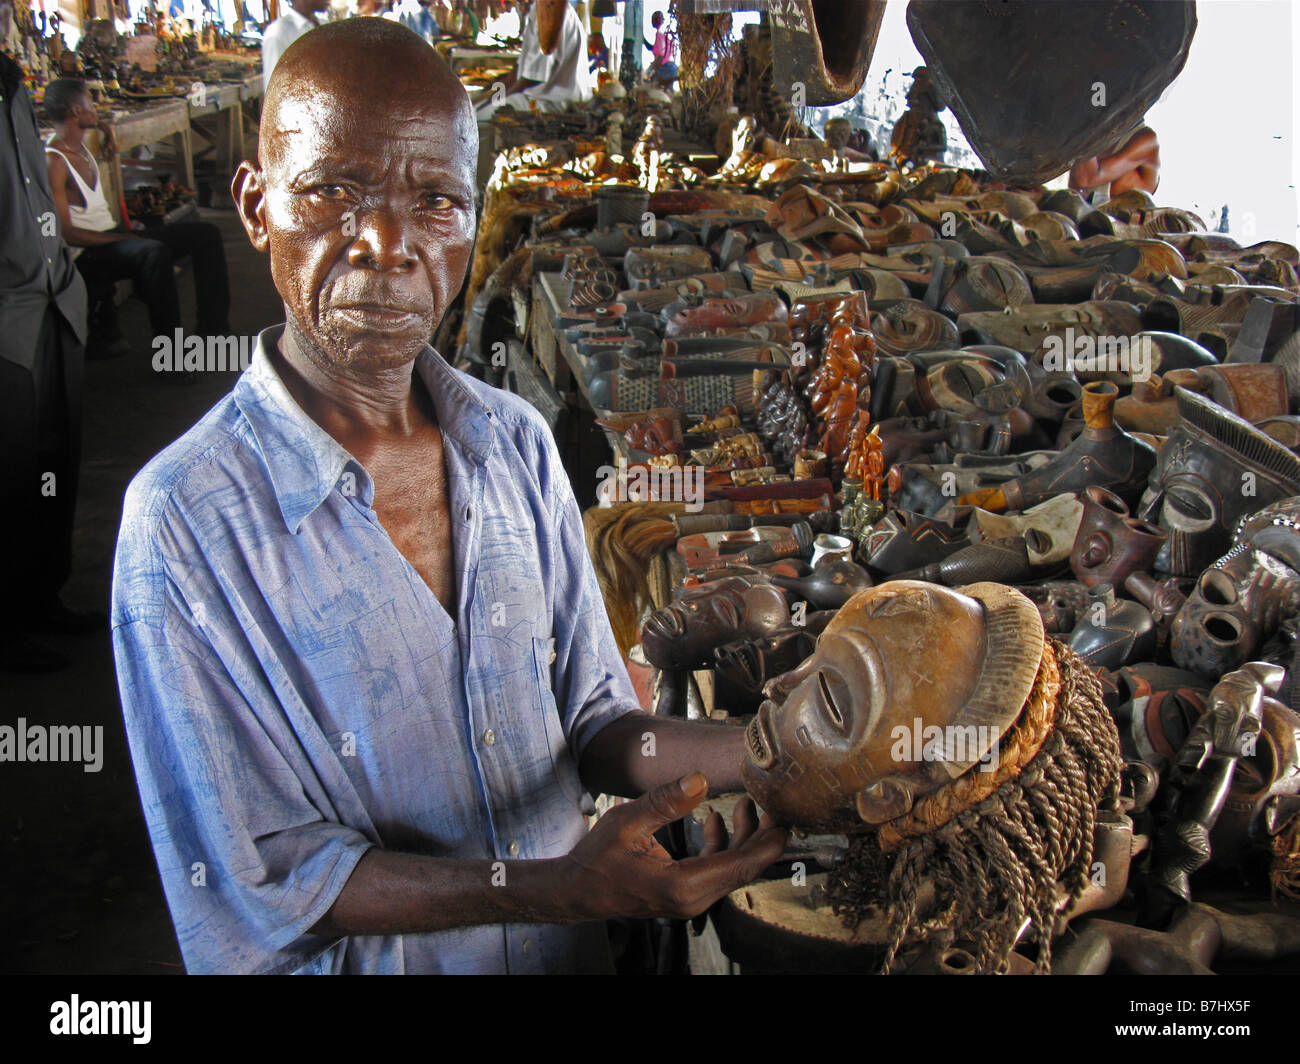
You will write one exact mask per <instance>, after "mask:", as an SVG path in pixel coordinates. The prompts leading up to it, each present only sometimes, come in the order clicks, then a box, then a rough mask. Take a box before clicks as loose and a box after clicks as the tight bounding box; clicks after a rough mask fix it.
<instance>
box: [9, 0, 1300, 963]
mask: <svg viewBox="0 0 1300 1064" xmlns="http://www.w3.org/2000/svg"><path fill="white" fill-rule="evenodd" d="M896 5H897V6H898V7H902V6H903V5H902V4H901V0H896ZM74 6H75V5H74ZM522 6H523V5H516V4H512V3H508V2H501V0H475V2H469V3H466V2H463V0H462V2H457V3H454V4H453V3H445V2H438V3H416V2H414V0H403V2H402V3H401V4H398V5H396V6H394V7H389V6H388V5H384V4H376V3H373V2H372V0H366V2H365V3H363V4H362V5H361V7H360V9H359V10H358V9H357V8H356V7H355V6H353V5H343V4H336V5H334V6H333V7H332V8H329V7H327V6H325V5H320V6H319V8H318V10H319V14H320V18H321V19H323V20H324V19H330V18H335V17H344V16H345V15H347V14H351V13H357V14H361V15H379V16H382V17H388V18H393V19H397V20H398V21H402V22H404V23H405V24H407V25H409V26H410V27H411V28H412V29H413V30H415V31H416V32H418V33H420V34H421V35H422V36H424V37H425V38H426V39H427V40H428V41H429V43H430V46H431V47H433V48H436V49H438V50H439V52H440V53H441V54H442V55H443V56H444V57H445V58H446V59H447V60H448V62H449V63H450V64H451V65H452V67H453V69H454V70H455V71H456V73H457V75H458V76H459V78H460V79H461V81H462V83H463V84H464V85H465V87H466V88H467V90H468V91H469V93H470V95H471V99H472V101H473V102H474V105H475V107H476V111H477V113H478V116H479V133H480V152H479V181H480V185H481V189H480V191H481V202H480V204H479V221H478V225H479V229H478V237H477V244H476V247H475V252H474V258H473V262H472V266H471V268H470V275H469V277H468V279H467V281H466V285H465V290H464V292H463V295H462V298H461V300H460V301H459V303H458V304H457V306H456V307H455V308H454V310H453V312H452V313H450V314H449V315H448V316H447V318H446V319H445V320H444V321H443V323H442V325H441V327H440V329H439V332H438V334H437V335H436V336H435V337H433V338H431V339H432V343H433V346H434V347H435V348H436V349H437V350H438V351H440V352H441V353H442V354H443V356H444V357H445V358H446V359H447V360H448V361H449V362H452V363H453V364H454V365H455V366H456V367H457V368H460V369H463V370H465V371H466V372H468V373H470V374H472V375H474V376H476V377H478V378H480V379H483V380H486V381H488V382H490V383H492V384H494V385H497V386H499V387H501V388H504V389H507V390H509V391H512V392H515V393H517V394H518V395H520V396H522V397H524V398H525V399H527V400H528V402H530V403H531V404H532V405H533V406H534V407H535V408H536V409H537V410H538V411H539V412H540V414H541V415H542V417H543V418H544V419H545V421H546V423H547V424H548V426H549V427H550V428H551V430H552V432H553V433H554V435H555V439H556V441H557V444H558V446H559V448H560V451H561V454H562V455H563V457H564V459H565V463H566V468H567V471H568V473H569V476H570V479H571V482H572V484H573V487H574V491H575V494H576V496H577V498H578V500H579V503H580V504H581V505H582V506H583V507H584V509H585V510H586V514H585V521H586V531H587V540H588V546H589V548H590V551H591V555H592V560H593V563H594V565H595V568H596V572H597V575H598V577H599V579H600V582H601V589H602V591H603V593H604V600H605V607H606V610H607V613H608V615H609V618H610V622H611V624H612V627H613V631H614V634H615V636H616V638H617V641H618V644H619V647H620V650H621V651H622V653H623V654H624V656H625V660H626V663H627V667H628V670H629V674H630V676H631V677H632V679H633V681H634V683H635V685H636V687H637V689H638V692H639V695H640V697H641V699H642V705H643V708H644V709H645V710H647V711H648V712H651V713H653V714H656V715H659V716H665V717H678V718H682V719H689V720H709V721H713V722H715V725H716V726H717V727H719V728H745V729H746V748H747V755H746V756H747V761H746V779H747V782H748V786H749V793H750V794H751V795H752V796H754V797H755V798H756V799H757V800H758V801H759V803H760V804H761V805H762V806H763V807H764V808H766V809H768V810H770V811H775V812H778V813H779V814H780V815H781V816H782V818H783V819H784V821H785V822H787V823H790V824H792V825H793V826H794V827H795V828H796V829H798V831H797V834H796V835H795V836H794V837H793V838H792V842H791V846H790V849H789V850H788V852H787V853H786V855H785V858H784V859H783V861H782V862H781V863H780V864H779V865H777V866H774V867H773V868H771V869H770V870H769V872H768V874H767V875H766V876H765V877H764V879H763V880H762V881H760V882H757V883H755V884H753V885H751V886H749V887H746V888H744V889H743V890H739V891H736V892H735V893H733V894H732V895H731V896H730V897H729V898H727V899H725V900H724V901H723V902H721V903H720V904H719V905H717V906H716V907H715V908H714V909H713V910H712V912H711V913H710V914H709V915H708V916H707V917H702V918H699V919H697V920H695V921H693V922H689V923H681V922H668V921H661V922H660V923H658V924H647V925H646V926H644V927H639V926H636V927H634V931H633V934H635V935H640V936H642V938H643V941H630V942H624V943H622V947H623V950H624V961H623V963H624V968H625V970H626V969H628V968H631V967H634V966H635V965H636V964H641V965H643V966H644V967H646V968H647V969H649V970H659V971H679V970H686V969H688V968H689V970H691V971H693V972H702V971H718V972H725V971H738V970H744V971H756V972H777V971H785V972H789V971H794V972H811V971H815V972H828V971H880V970H885V971H893V972H903V971H907V972H939V973H946V974H965V973H968V972H1007V971H1010V972H1027V971H1039V972H1047V971H1052V972H1064V973H1103V972H1115V973H1118V972H1124V973H1147V974H1159V973H1166V974H1168V973H1209V972H1221V973H1232V972H1260V971H1295V970H1296V969H1295V965H1296V957H1297V956H1300V679H1297V678H1296V673H1295V669H1294V664H1295V663H1296V662H1297V661H1300V656H1298V655H1300V278H1298V276H1297V270H1298V269H1300V254H1298V253H1297V249H1296V247H1295V245H1294V244H1293V243H1291V242H1290V241H1293V240H1294V239H1295V235H1294V232H1279V233H1275V234H1268V233H1254V234H1251V235H1249V236H1247V235H1245V234H1244V233H1243V232H1242V231H1241V230H1240V229H1239V228H1238V229H1237V230H1235V231H1234V230H1233V229H1230V226H1229V220H1228V212H1227V209H1226V208H1219V207H1218V206H1217V205H1216V206H1215V211H1214V214H1213V215H1211V214H1210V213H1209V212H1208V211H1207V210H1205V209H1204V208H1203V207H1202V208H1200V209H1193V205H1191V204H1187V203H1175V202H1168V201H1167V200H1166V199H1165V198H1164V197H1163V196H1162V195H1161V192H1160V157H1159V151H1158V133H1159V130H1158V129H1153V128H1152V127H1151V126H1150V125H1148V124H1147V123H1148V120H1149V115H1150V113H1151V111H1152V109H1153V108H1154V107H1156V106H1157V104H1158V101H1160V99H1161V97H1162V94H1164V93H1165V91H1166V90H1167V89H1168V88H1169V87H1170V86H1171V85H1172V84H1173V83H1174V82H1175V80H1176V79H1177V78H1178V77H1179V75H1180V73H1181V72H1182V71H1183V70H1184V67H1185V65H1186V64H1187V63H1188V56H1189V53H1190V52H1191V49H1192V45H1193V41H1194V39H1195V35H1196V32H1197V12H1196V5H1195V4H1194V3H1191V2H1181V0H1179V2H1175V0H1168V2H1164V0H1162V2H1128V3H1121V2H1114V3H1111V2H1108V0H1098V2H1095V3H1086V4H1066V3H1024V4H1017V5H1007V6H1004V5H993V6H994V7H995V8H996V10H990V5H987V4H983V3H980V2H978V0H970V2H967V0H912V2H911V3H910V4H908V5H906V12H907V14H906V26H907V30H908V33H909V35H910V39H911V41H912V42H914V43H915V47H916V49H917V50H918V51H919V53H920V55H921V57H922V60H923V61H922V62H920V63H918V64H916V66H915V67H914V68H911V69H908V70H906V71H901V72H900V71H896V70H893V69H892V68H891V71H890V75H891V80H890V81H889V82H888V84H889V85H890V86H891V88H890V90H889V93H888V94H887V95H890V109H889V113H890V115H891V116H892V119H891V121H890V122H889V123H888V124H887V125H885V126H882V125H881V123H880V122H878V121H876V120H875V119H874V118H873V119H872V120H871V121H867V120H866V119H865V118H863V117H862V116H863V115H865V114H866V113H867V111H869V110H871V109H870V108H868V107H866V105H865V104H862V105H861V106H858V103H861V101H863V99H864V97H865V94H866V93H867V92H869V91H872V92H874V91H875V90H874V89H872V86H873V85H876V84H877V83H882V84H883V83H884V82H883V81H882V78H883V75H881V74H880V72H879V69H878V67H873V57H874V54H875V48H876V43H877V39H878V35H879V33H880V30H881V26H882V20H883V18H884V16H885V12H886V5H885V3H884V0H844V2H839V3H832V2H823V0H673V2H672V3H671V4H668V5H652V4H648V3H645V4H643V3H642V2H641V0H624V2H619V3H614V2H612V0H594V2H592V3H590V4H577V5H570V4H568V3H566V2H564V0H538V2H537V3H536V5H535V11H534V13H533V16H532V17H533V19H534V29H533V33H532V36H531V37H530V36H529V33H528V31H527V29H526V26H525V20H524V19H522V18H521V12H520V10H519V9H520V7H522ZM279 14H280V10H279V7H278V5H277V4H276V2H275V0H268V3H267V5H266V6H265V7H262V6H261V5H259V4H256V3H253V2H250V3H248V4H242V3H241V4H239V5H238V7H236V5H235V4H233V3H228V2H225V0H223V2H221V3H219V4H213V5H212V6H208V5H206V4H191V3H187V4H173V5H172V6H171V8H168V9H167V10H163V9H162V8H161V7H160V6H158V5H153V4H143V5H136V4H134V3H133V4H131V6H130V7H129V9H127V8H126V7H125V6H124V5H122V4H112V3H105V2H103V0H90V2H89V3H87V4H86V5H85V6H84V7H79V8H77V9H75V10H68V9H67V5H66V4H60V5H59V8H58V10H57V11H56V10H55V9H54V5H53V4H52V3H51V4H48V5H47V7H46V8H45V9H40V8H37V9H35V10H34V11H26V12H25V17H22V16H21V15H20V17H19V18H18V20H17V24H16V28H15V31H14V32H15V34H17V35H19V37H20V38H21V44H20V47H18V48H15V49H12V50H13V51H14V52H15V54H17V55H18V56H19V57H20V58H23V57H25V62H24V65H25V67H26V70H27V73H28V82H29V88H30V90H31V91H32V93H33V96H34V98H35V100H36V101H37V103H38V104H39V103H40V102H41V100H42V96H43V88H44V86H45V85H46V84H47V83H48V82H49V81H50V80H51V79H53V78H58V77H78V78H83V79H85V81H86V83H87V86H88V88H89V90H90V92H91V93H92V94H93V97H94V99H95V101H96V103H97V105H98V108H99V111H100V114H101V116H102V118H103V122H102V128H101V136H100V138H99V139H94V138H92V140H91V141H90V142H89V143H90V146H91V148H92V150H94V151H95V152H96V154H97V155H99V157H100V160H101V162H102V163H104V164H106V165H104V168H103V170H102V173H103V175H104V182H105V188H106V189H108V190H109V196H108V198H109V202H110V206H111V208H112V210H113V212H114V214H115V216H116V217H117V218H118V219H119V220H142V219H151V220H154V221H157V220H159V219H161V220H163V221H174V220H181V219H184V218H186V217H190V216H192V215H193V216H196V215H197V210H198V206H199V205H201V206H202V207H205V208H206V207H210V206H217V207H221V206H225V205H227V204H228V198H229V185H230V175H231V173H232V172H233V170H234V168H235V167H236V166H237V164H238V162H239V161H240V160H241V159H244V158H247V157H248V156H249V155H250V153H251V151H252V150H253V148H254V146H255V144H256V137H257V122H258V116H259V100H260V97H261V96H262V92H263V69H262V42H263V37H264V34H265V31H266V29H267V27H268V26H269V25H270V24H271V23H272V21H273V20H274V19H276V18H277V16H278V15H279ZM1081 25H1083V26H1085V27H1086V32H1082V33H1081V32H1080V26H1081ZM575 41H577V42H579V44H578V45H575V43H574V42H575ZM1045 42H1046V43H1045ZM579 46H580V48H581V52H580V54H579V53H576V52H575V51H574V49H575V47H579ZM995 53H996V54H1017V55H1021V56H1023V57H1025V58H1024V61H1023V62H1020V63H1019V64H1017V65H1016V67H1015V69H1014V70H1010V71H1009V70H1008V69H1007V64H1001V63H997V64H994V63H989V62H988V61H987V57H988V56H989V55H990V54H995ZM864 86H866V88H864ZM855 101H858V103H855ZM873 106H874V105H873ZM829 107H835V108H838V110H837V111H836V112H835V116H834V117H832V118H831V119H830V120H827V117H826V114H825V113H824V112H823V110H822V109H824V108H829ZM853 107H857V108H858V109H857V110H856V111H855V110H852V108H853ZM846 108H848V109H849V110H845V109H846ZM879 110H880V109H879V108H876V110H874V111H871V113H872V114H873V115H875V114H876V113H877V112H878V111H879ZM1276 183H1280V184H1282V185H1285V184H1287V183H1288V179H1287V178H1286V175H1284V174H1277V175H1276ZM1290 183H1291V184H1292V185H1293V184H1294V180H1293V178H1292V180H1291V182H1290ZM1270 237H1276V238H1277V239H1273V238H1270ZM740 797H741V796H740V795H735V796H730V797H729V798H727V797H724V798H723V799H720V800H715V801H714V802H713V803H712V805H713V807H714V808H716V809H719V810H722V811H728V810H730V809H731V808H732V807H733V806H734V805H735V803H736V801H737V800H738V799H739V798H740ZM600 804H601V805H602V807H603V805H604V804H605V803H604V802H603V801H602V802H601V803H600ZM706 815H707V809H705V808H701V810H700V811H699V813H698V815H697V816H696V817H695V818H693V819H689V820H687V821H686V822H684V823H682V824H678V825H674V826H673V828H672V829H670V833H669V834H670V837H668V838H667V839H666V840H665V842H666V845H668V846H669V847H670V849H672V850H673V852H674V856H683V855H686V854H693V853H698V852H700V850H701V849H702V848H703V847H704V846H705V839H704V821H705V817H706ZM728 815H729V814H728ZM628 958H630V959H628Z"/></svg>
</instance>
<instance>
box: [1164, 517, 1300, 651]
mask: <svg viewBox="0 0 1300 1064" xmlns="http://www.w3.org/2000/svg"><path fill="white" fill-rule="evenodd" d="M1298 610H1300V498H1290V499H1285V500H1283V501H1282V502H1278V503H1274V504H1273V505H1272V506H1266V507H1264V509H1262V510H1261V511H1259V513H1257V514H1255V515H1254V516H1252V517H1249V518H1247V519H1246V520H1245V521H1244V522H1242V525H1241V530H1240V531H1239V532H1238V533H1237V536H1236V538H1235V541H1234V543H1233V547H1232V549H1231V550H1229V551H1228V553H1227V554H1225V555H1224V556H1223V557H1222V558H1220V559H1219V560H1218V561H1217V562H1215V563H1214V565H1213V566H1211V567H1210V568H1209V569H1206V570H1205V572H1203V573H1202V574H1201V577H1200V579H1199V580H1197V582H1196V587H1195V588H1194V589H1193V590H1192V593H1191V594H1190V595H1189V596H1188V598H1187V602H1186V603H1184V605H1183V607H1182V609H1181V610H1179V611H1178V616H1177V617H1176V618H1175V619H1174V625H1173V629H1172V630H1171V635H1170V651H1171V653H1172V655H1173V658H1174V660H1175V661H1176V662H1177V663H1178V664H1179V665H1180V666H1182V667H1183V668H1185V669H1192V670H1193V671H1195V672H1199V673H1201V674H1202V675H1205V676H1212V677H1219V676H1222V675H1224V674H1225V673H1228V672H1231V671H1232V670H1233V669H1236V668H1237V667H1239V666H1240V665H1243V664H1245V663H1246V662H1247V661H1249V660H1250V659H1251V658H1252V657H1254V656H1255V654H1256V652H1257V651H1258V650H1259V649H1260V647H1261V646H1263V644H1264V641H1265V640H1266V639H1268V638H1269V637H1270V636H1271V635H1272V634H1273V633H1274V632H1275V631H1277V628H1278V626H1279V625H1280V624H1281V623H1282V622H1283V621H1284V620H1286V619H1287V618H1289V617H1292V616H1294V615H1295V614H1296V612H1297V611H1298Z"/></svg>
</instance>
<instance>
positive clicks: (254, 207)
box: [230, 159, 270, 254]
mask: <svg viewBox="0 0 1300 1064" xmlns="http://www.w3.org/2000/svg"><path fill="white" fill-rule="evenodd" d="M230 196H231V199H233V200H234V201H235V210H237V211H239V220H240V221H241V222H243V223H244V232H246V233H247V234H248V239H249V241H250V242H251V243H252V245H253V247H255V248H256V249H257V250H258V251H260V252H262V253H263V254H265V252H266V249H267V248H268V247H269V246H270V240H269V239H268V236H267V227H266V183H265V181H264V179H263V177H262V170H261V168H260V167H259V166H258V165H257V164H256V163H255V162H252V161H250V160H248V159H245V160H244V161H243V162H242V163H240V164H239V169H238V170H236V171H235V176H234V178H233V179H232V180H231V182H230Z"/></svg>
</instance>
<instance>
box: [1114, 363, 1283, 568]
mask: <svg viewBox="0 0 1300 1064" xmlns="http://www.w3.org/2000/svg"><path fill="white" fill-rule="evenodd" d="M1175 392H1176V396H1177V400H1178V410H1179V413H1180V414H1181V416H1182V424H1181V425H1179V426H1177V427H1176V428H1174V429H1173V430H1172V431H1171V432H1170V433H1169V438H1168V440H1167V442H1166V443H1165V446H1164V448H1163V449H1162V450H1161V452H1160V458H1159V461H1158V462H1157V464H1156V468H1155V470H1154V471H1153V472H1152V474H1151V478H1150V481H1149V486H1148V488H1147V491H1146V494H1145V495H1143V497H1142V505H1141V507H1140V509H1139V512H1138V517H1140V518H1141V519H1142V520H1144V521H1149V522H1152V523H1154V524H1159V526H1160V527H1161V528H1163V529H1164V530H1165V532H1167V533H1168V534H1169V540H1168V542H1167V543H1166V544H1165V546H1164V547H1162V548H1161V550H1160V553H1159V555H1158V556H1157V560H1156V568H1157V569H1158V570H1159V571H1161V572H1167V573H1170V574H1172V575H1173V576H1183V577H1195V576H1200V575H1201V573H1202V572H1203V571H1204V570H1205V568H1206V567H1207V566H1209V565H1211V564H1213V562H1214V560H1215V559H1216V558H1218V557H1220V556H1221V555H1222V554H1223V553H1224V552H1225V551H1227V549H1228V546H1229V544H1230V543H1231V542H1232V534H1233V532H1234V530H1235V529H1236V526H1237V522H1238V521H1240V520H1241V519H1242V518H1243V517H1245V516H1246V515H1247V514H1250V513H1253V512H1254V511H1256V510H1258V509H1259V508H1260V507H1261V506H1266V505H1268V504H1269V503H1273V502H1277V501H1278V500H1279V499H1284V498H1287V497H1288V496H1291V495H1300V458H1297V457H1296V456H1295V455H1294V454H1292V453H1291V452H1290V451H1288V450H1287V449H1286V448H1285V447H1283V446H1282V445H1281V444H1280V443H1277V442H1276V441H1274V440H1271V439H1269V437H1267V436H1265V435H1264V434H1263V433H1262V432H1260V431H1259V430H1258V429H1256V428H1255V427H1254V426H1253V425H1251V424H1250V423H1249V422H1247V421H1244V420H1243V419H1242V418H1239V417H1238V416H1237V415H1236V414H1233V413H1230V412H1229V411H1227V410H1225V409H1223V407H1221V406H1219V405H1218V404H1217V403H1214V402H1211V401H1210V400H1208V399H1206V398H1204V397H1203V396H1200V395H1196V394H1194V393H1192V392H1189V391H1187V390H1186V389H1184V388H1178V389H1176V390H1175Z"/></svg>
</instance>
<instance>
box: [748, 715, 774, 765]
mask: <svg viewBox="0 0 1300 1064" xmlns="http://www.w3.org/2000/svg"><path fill="white" fill-rule="evenodd" d="M775 709H776V703H775V702H771V701H765V702H763V703H762V704H761V705H760V706H759V707H758V712H757V713H755V714H754V719H753V720H751V721H750V722H749V727H747V728H746V729H745V753H746V755H747V756H748V757H749V760H750V761H751V762H752V763H753V765H754V767H755V768H757V769H760V770H762V771H764V772H766V771H767V770H768V769H770V768H771V767H772V766H773V765H775V764H776V754H774V753H773V752H772V742H771V740H770V739H769V738H768V733H767V724H766V721H767V718H768V716H769V715H770V714H771V713H772V711H773V710H775Z"/></svg>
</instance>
